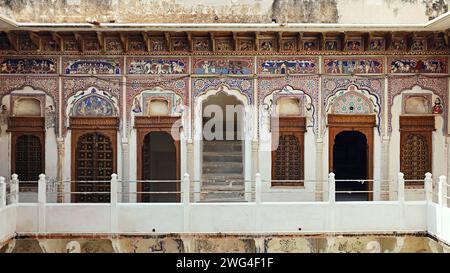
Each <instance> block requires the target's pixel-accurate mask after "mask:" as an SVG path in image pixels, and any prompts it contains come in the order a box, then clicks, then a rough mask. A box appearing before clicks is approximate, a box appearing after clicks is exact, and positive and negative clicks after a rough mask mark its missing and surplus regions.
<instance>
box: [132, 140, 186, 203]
mask: <svg viewBox="0 0 450 273" xmlns="http://www.w3.org/2000/svg"><path fill="white" fill-rule="evenodd" d="M177 179H178V175H177V149H176V145H175V142H174V140H173V138H172V136H171V135H170V134H169V133H167V132H150V133H148V134H147V135H146V136H145V137H144V141H143V145H142V180H152V182H151V183H145V181H144V182H143V183H142V192H143V193H142V199H141V201H142V202H177V201H178V200H179V193H178V188H179V183H178V182H177V181H176V180H177ZM171 192H173V193H171Z"/></svg>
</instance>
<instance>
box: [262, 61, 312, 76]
mask: <svg viewBox="0 0 450 273" xmlns="http://www.w3.org/2000/svg"><path fill="white" fill-rule="evenodd" d="M318 71H319V68H318V59H317V58H296V57H284V58H259V59H258V73H259V74H268V75H281V74H314V73H318Z"/></svg>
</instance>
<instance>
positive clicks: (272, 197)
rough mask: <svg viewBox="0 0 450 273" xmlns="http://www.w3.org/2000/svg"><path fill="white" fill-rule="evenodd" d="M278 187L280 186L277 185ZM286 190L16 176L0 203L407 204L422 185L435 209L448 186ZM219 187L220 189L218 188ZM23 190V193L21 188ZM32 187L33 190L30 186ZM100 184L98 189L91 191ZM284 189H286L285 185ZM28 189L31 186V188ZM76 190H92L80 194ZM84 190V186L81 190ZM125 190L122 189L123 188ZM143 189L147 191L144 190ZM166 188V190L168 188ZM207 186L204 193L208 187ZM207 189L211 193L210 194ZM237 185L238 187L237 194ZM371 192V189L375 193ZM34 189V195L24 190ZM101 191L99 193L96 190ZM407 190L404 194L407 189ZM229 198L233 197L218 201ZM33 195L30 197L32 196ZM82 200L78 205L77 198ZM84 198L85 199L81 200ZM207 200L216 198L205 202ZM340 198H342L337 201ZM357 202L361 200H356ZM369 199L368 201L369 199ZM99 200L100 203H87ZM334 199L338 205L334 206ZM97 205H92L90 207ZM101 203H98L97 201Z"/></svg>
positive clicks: (316, 183) (318, 183)
mask: <svg viewBox="0 0 450 273" xmlns="http://www.w3.org/2000/svg"><path fill="white" fill-rule="evenodd" d="M275 182H277V183H275V184H276V185H283V184H286V183H284V182H286V181H275ZM280 182H281V183H280ZM288 182H289V183H287V184H288V185H289V186H273V185H274V180H263V179H261V175H260V174H259V173H257V174H256V175H255V179H254V180H239V179H235V180H225V181H222V182H217V181H214V180H193V181H192V180H190V178H189V175H188V174H185V175H184V177H183V179H182V180H127V181H122V180H119V179H118V176H117V175H116V174H113V175H112V176H111V180H109V181H56V180H48V179H47V177H46V175H45V174H41V175H40V176H39V179H38V180H37V181H26V182H25V181H19V176H18V175H16V174H13V175H12V176H11V179H9V180H6V179H5V178H4V177H0V189H1V191H0V200H1V201H2V202H3V203H4V206H7V205H10V204H16V203H70V202H72V203H73V202H79V203H113V202H118V203H199V202H200V203H217V202H219V203H220V202H223V203H236V202H247V203H261V202H340V201H378V202H383V201H409V200H408V198H407V197H408V194H405V184H408V183H409V182H413V183H415V184H416V185H417V183H418V182H420V183H423V187H419V188H414V189H413V191H414V194H415V196H416V197H417V196H420V198H418V199H417V198H416V199H415V200H424V201H434V202H436V203H439V202H442V203H445V204H447V203H448V202H445V201H447V200H448V197H447V189H448V184H447V182H446V177H445V176H441V177H439V179H438V180H437V181H435V180H433V179H432V175H431V174H430V173H427V174H425V176H424V179H423V180H405V179H404V178H403V174H402V173H399V174H398V176H397V179H396V180H352V179H335V176H334V174H333V173H330V174H329V175H328V179H327V180H301V181H300V180H299V181H295V182H296V183H298V185H299V186H295V185H294V182H293V181H288ZM220 183H222V184H220ZM346 183H360V184H362V185H364V184H366V185H371V186H370V187H368V186H366V187H365V188H364V189H360V190H358V189H356V190H355V189H345V186H344V187H343V188H344V189H343V190H342V189H341V190H336V185H337V184H341V186H342V185H345V184H346ZM23 184H26V188H27V189H26V190H24V188H22V187H21V185H23ZM33 184H34V185H35V186H34V185H33ZM98 184H100V185H101V187H99V188H96V185H98ZM287 184H286V185H287ZM30 185H33V186H32V187H31V186H30ZM76 185H84V186H85V188H87V189H89V188H92V189H97V190H79V188H77V186H76ZM86 185H87V186H86ZM125 185H126V187H125ZM144 185H148V186H147V187H144ZM169 185H170V187H169V188H167V186H169ZM208 185H209V187H208ZM211 185H213V187H212V188H211ZM236 185H239V187H238V188H236ZM375 186H376V187H375ZM30 188H33V190H29V189H30ZM98 189H100V190H98ZM406 189H407V188H406ZM228 193H231V194H235V195H236V196H237V197H236V196H235V197H231V198H227V197H220V196H221V195H226V194H228ZM33 194H34V196H33ZM81 196H84V197H85V198H83V201H79V200H80V199H78V197H81ZM86 196H88V198H86ZM207 196H218V197H216V198H214V197H212V198H208V197H207ZM342 196H344V197H345V198H342ZM361 196H362V198H361ZM368 196H370V198H369V197H368ZM90 197H103V198H90ZM337 199H338V200H337ZM90 200H96V201H90ZM99 200H100V201H99Z"/></svg>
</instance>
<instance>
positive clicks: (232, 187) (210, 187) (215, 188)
mask: <svg viewBox="0 0 450 273" xmlns="http://www.w3.org/2000/svg"><path fill="white" fill-rule="evenodd" d="M201 189H202V191H205V192H221V193H223V192H235V191H238V192H241V191H244V189H245V187H244V184H234V183H233V184H228V185H217V184H202V187H201Z"/></svg>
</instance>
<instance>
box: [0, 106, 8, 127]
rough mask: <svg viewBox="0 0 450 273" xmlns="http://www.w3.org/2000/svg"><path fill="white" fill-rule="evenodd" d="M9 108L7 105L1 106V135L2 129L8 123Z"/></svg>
mask: <svg viewBox="0 0 450 273" xmlns="http://www.w3.org/2000/svg"><path fill="white" fill-rule="evenodd" d="M8 114H9V112H8V108H7V107H6V105H4V104H3V105H1V106H0V134H1V133H2V131H3V130H2V127H3V126H5V125H6V124H7V123H8Z"/></svg>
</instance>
